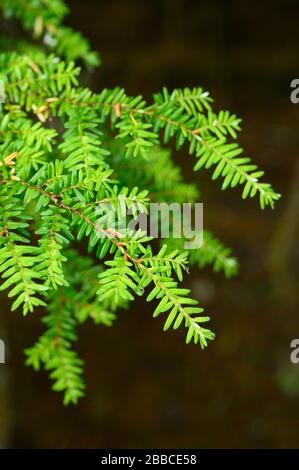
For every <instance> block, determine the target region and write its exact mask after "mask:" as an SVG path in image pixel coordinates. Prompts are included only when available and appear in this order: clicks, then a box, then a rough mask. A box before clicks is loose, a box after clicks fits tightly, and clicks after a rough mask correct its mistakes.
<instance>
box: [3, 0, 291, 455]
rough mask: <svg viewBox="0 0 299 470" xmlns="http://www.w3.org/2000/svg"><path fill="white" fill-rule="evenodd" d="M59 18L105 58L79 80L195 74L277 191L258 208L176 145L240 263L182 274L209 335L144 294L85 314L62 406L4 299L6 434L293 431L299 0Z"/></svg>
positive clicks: (158, 442)
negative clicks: (67, 402) (184, 325)
mask: <svg viewBox="0 0 299 470" xmlns="http://www.w3.org/2000/svg"><path fill="white" fill-rule="evenodd" d="M69 5H70V7H71V8H72V13H71V15H70V16H69V17H68V19H67V22H68V23H69V24H70V25H72V26H73V27H74V28H75V29H79V30H81V31H82V32H83V33H84V34H85V35H86V36H87V37H89V39H90V41H91V44H92V47H93V48H94V49H96V50H99V52H100V54H101V58H102V66H101V68H100V69H99V70H97V71H96V72H95V73H94V74H93V75H92V76H90V75H88V74H84V77H83V79H84V81H85V82H86V83H89V84H90V86H92V88H93V89H94V90H100V89H101V88H102V87H113V86H116V85H120V86H123V87H125V88H126V90H127V91H128V93H131V94H139V93H141V94H143V95H144V96H145V97H146V98H150V96H151V94H152V93H153V92H156V91H159V90H160V89H161V87H162V86H163V85H166V86H167V87H169V88H170V89H171V88H173V87H181V86H197V85H201V86H203V87H204V88H205V89H207V90H208V91H210V93H211V95H212V96H213V98H214V100H215V107H216V109H229V110H230V111H232V112H235V113H236V114H237V115H239V116H240V117H241V118H243V123H242V127H243V132H242V133H241V136H240V140H241V144H242V145H243V147H244V148H245V150H246V153H247V154H248V155H251V156H252V157H253V158H254V161H255V163H257V164H258V165H260V166H261V167H262V168H263V169H265V170H266V174H267V180H269V181H271V182H272V183H273V186H274V187H275V189H277V190H278V191H279V192H281V193H282V194H283V199H282V200H281V201H280V202H279V204H278V205H277V209H276V210H275V211H271V210H265V211H264V212H261V211H260V209H259V206H258V202H257V201H256V200H252V201H246V202H243V201H242V200H241V192H240V190H238V189H236V190H231V191H227V192H225V193H221V191H220V187H219V183H217V182H216V183H215V184H212V183H211V181H210V175H209V174H208V173H207V172H205V171H202V172H200V173H196V174H194V173H193V172H192V167H193V163H194V160H193V159H192V158H191V157H189V156H188V155H187V153H185V152H184V151H180V152H179V153H177V154H176V157H175V158H176V161H177V162H178V163H180V164H181V165H182V166H183V168H184V173H185V176H186V178H187V179H188V180H193V181H195V180H196V181H197V182H198V185H199V188H200V191H201V195H202V197H201V201H203V202H204V211H205V212H204V217H205V222H204V223H205V227H207V228H210V229H212V230H214V232H215V233H216V235H217V236H219V238H221V239H222V241H223V242H225V243H226V244H228V245H231V246H232V248H233V252H234V254H235V255H236V256H238V257H239V260H240V263H241V268H240V274H239V276H238V277H236V278H234V279H232V280H225V279H224V278H223V277H222V275H221V274H217V275H214V274H213V273H212V272H211V270H209V269H206V270H204V271H199V270H197V269H193V270H192V272H191V275H190V277H189V279H187V280H186V284H189V285H190V287H191V288H192V289H193V292H194V295H195V296H196V297H197V298H198V299H199V300H200V303H201V304H202V305H203V306H205V308H206V311H207V312H208V313H209V314H211V316H212V322H211V326H212V327H213V329H214V331H215V332H216V334H217V336H216V340H215V341H214V342H213V343H211V345H210V346H209V348H208V349H207V350H206V351H204V352H202V351H201V350H200V349H199V347H196V346H193V345H191V346H190V345H189V346H186V345H185V344H184V336H183V334H182V335H180V333H178V332H173V331H169V332H167V333H163V332H162V321H161V320H160V319H155V320H153V319H152V318H151V313H152V310H151V309H150V308H149V307H147V306H146V305H145V302H144V301H143V300H142V299H140V300H139V301H138V303H136V305H135V306H134V309H132V310H130V311H120V312H119V319H118V321H117V322H116V323H115V326H114V327H113V328H111V329H107V328H106V329H105V328H104V327H98V328H97V327H94V325H93V324H91V323H90V324H88V325H85V326H84V327H82V328H81V331H80V333H81V334H80V341H79V343H78V345H77V348H78V350H79V351H80V354H81V356H82V357H83V358H84V359H85V361H86V369H85V370H86V372H85V378H86V382H87V396H86V398H85V399H83V400H82V401H81V403H80V404H79V406H78V407H72V406H70V407H68V408H64V407H63V406H62V397H61V396H60V395H59V394H57V393H53V392H51V391H50V388H49V379H48V376H47V374H46V373H40V374H36V373H34V372H33V371H32V370H31V369H29V368H25V366H24V354H23V349H24V348H25V347H28V346H30V345H31V344H32V343H33V342H34V340H35V338H36V337H37V335H38V334H39V333H40V332H41V331H42V327H41V325H40V322H39V316H40V315H32V316H30V317H28V318H26V319H25V320H24V318H22V317H21V315H17V314H16V313H10V312H9V307H8V305H7V304H6V300H4V298H3V300H2V307H1V324H0V333H1V334H0V337H5V339H6V343H7V353H8V358H7V359H8V360H7V364H6V365H5V366H1V368H0V444H1V446H3V447H22V448H24V447H25V448H26V447H30V448H39V447H62V448H63V447H66V448H75V447H79V448H81V447H87V448H89V447H98V448H105V447H108V448H115V447H124V448H126V447H137V448H138V447H160V448H163V447H173V448H175V447H191V448H192V447H199V448H201V447H298V444H299V406H298V401H299V364H298V365H293V364H292V363H291V362H290V358H289V356H290V352H291V349H290V342H291V340H292V339H293V338H298V337H299V313H298V306H299V294H298V288H297V285H298V277H299V271H298V254H299V252H298V243H297V237H298V225H299V224H298V221H299V217H298V211H299V210H298V207H299V204H298V203H299V162H298V152H299V104H298V105H297V106H296V105H294V104H292V103H291V101H290V82H291V80H292V79H293V78H298V75H299V63H298V57H299V36H298V24H297V21H298V15H299V3H298V1H295V0H276V1H273V0H272V1H270V0H265V1H263V2H260V1H259V2H258V1H251V2H241V1H237V0H227V1H225V2H224V1H221V0H219V1H216V0H194V1H192V0H189V1H188V0H144V1H138V0H109V1H108V0H84V1H83V0H82V1H75V0H73V1H69Z"/></svg>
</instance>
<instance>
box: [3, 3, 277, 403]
mask: <svg viewBox="0 0 299 470" xmlns="http://www.w3.org/2000/svg"><path fill="white" fill-rule="evenodd" d="M0 7H1V10H2V14H3V17H4V19H5V21H6V22H7V23H9V22H10V21H17V22H19V23H20V24H21V26H22V28H23V31H24V37H25V38H26V39H24V37H22V38H21V39H19V38H17V39H14V38H11V37H9V31H7V36H6V37H5V38H2V40H1V47H2V53H1V54H0V80H2V82H3V84H4V90H5V95H4V100H3V104H2V105H0V147H1V152H0V181H1V186H0V198H1V199H0V200H1V204H0V273H1V277H2V284H1V287H0V289H1V290H2V291H3V290H5V291H6V292H7V295H8V297H10V298H12V299H13V300H12V307H11V309H12V310H16V309H22V310H23V314H24V315H27V314H31V312H33V310H34V309H35V307H39V308H44V307H45V309H46V310H47V313H46V315H45V316H44V317H43V320H42V321H43V324H44V326H45V332H44V334H43V335H42V336H41V337H40V338H39V339H38V341H37V343H36V344H35V345H34V346H33V347H31V348H28V349H27V350H26V355H27V362H26V363H27V364H28V365H31V366H33V367H34V369H36V370H38V369H40V368H41V367H42V366H43V367H44V368H45V369H46V370H49V371H50V377H51V379H53V381H54V385H53V389H54V390H56V391H62V392H64V403H65V404H68V403H77V401H78V399H79V398H80V397H82V396H83V395H84V387H85V386H84V381H83V379H82V371H83V362H82V360H81V359H79V358H78V356H77V353H76V352H75V350H74V348H73V343H74V342H75V341H76V339H77V332H76V330H77V327H78V326H79V325H80V324H81V323H83V322H85V321H87V320H88V319H91V320H93V321H94V322H95V324H97V325H104V326H111V325H112V324H113V322H114V320H115V318H116V311H117V310H118V309H119V308H127V307H128V306H129V304H130V302H132V301H134V299H135V298H136V297H139V296H142V295H145V297H146V300H147V301H148V302H153V304H154V309H153V316H154V317H157V316H159V315H161V317H163V318H164V330H167V329H169V328H170V327H172V328H174V329H177V328H179V327H185V330H186V342H187V343H189V342H191V341H193V342H194V343H195V344H197V343H198V344H199V345H200V347H201V348H202V349H203V348H205V347H206V346H207V343H208V341H210V340H212V339H213V338H214V333H212V331H210V330H209V329H207V328H205V327H204V326H203V325H202V324H203V323H205V322H207V321H208V320H209V317H207V316H204V315H203V309H202V308H201V307H199V306H198V302H197V301H196V300H193V299H192V298H191V297H190V291H189V289H185V288H182V287H180V286H179V285H180V284H179V283H180V282H181V281H182V280H183V274H184V273H188V271H189V265H190V264H191V265H192V264H197V265H198V266H199V267H200V268H203V267H204V266H206V265H212V267H213V269H214V271H216V272H218V271H223V272H224V274H225V275H226V276H227V277H229V276H232V275H234V274H236V272H237V269H238V263H237V260H236V259H235V258H234V257H232V256H231V250H230V249H228V248H226V247H225V246H224V245H223V244H222V243H221V242H220V241H219V240H217V239H216V238H215V237H214V235H213V234H212V233H211V232H209V231H205V232H204V238H203V240H204V242H203V246H202V247H201V248H198V249H197V250H189V251H188V250H187V251H186V250H185V249H184V248H183V246H184V240H182V239H169V240H163V243H162V244H161V246H160V248H158V249H154V247H155V244H152V243H151V240H152V239H151V237H150V236H147V235H146V234H145V233H143V232H142V231H141V230H139V231H137V232H135V233H133V232H131V231H129V230H122V227H121V224H120V221H119V227H118V226H116V227H111V226H110V225H109V217H107V216H106V215H105V211H101V210H98V209H99V207H100V208H101V207H105V205H106V204H110V205H111V206H112V207H116V206H117V204H119V201H122V207H121V213H120V214H119V217H120V219H121V216H122V213H125V212H126V209H131V211H132V213H133V216H134V211H135V212H136V211H137V210H138V211H140V212H143V213H146V212H147V210H148V206H149V203H150V202H151V201H166V202H173V201H177V202H192V203H194V202H196V201H197V200H198V197H199V196H198V190H197V188H196V186H195V185H194V184H189V183H186V182H184V181H183V177H182V174H181V171H180V168H179V167H177V166H176V165H175V164H174V162H173V160H172V158H171V153H170V151H169V150H168V149H167V148H165V145H166V144H168V143H169V142H170V141H171V140H174V141H175V143H176V147H177V149H179V148H181V147H182V146H185V147H186V148H187V149H188V152H189V154H190V155H191V156H192V158H193V159H194V162H195V166H194V170H195V171H198V170H200V169H202V168H206V169H212V170H213V173H212V176H211V177H212V179H213V180H216V179H219V180H221V182H222V183H221V187H222V189H227V188H229V187H231V188H234V187H235V186H238V185H239V186H242V197H243V198H244V199H245V198H248V197H254V196H258V198H259V201H260V206H261V208H262V209H263V208H264V207H266V206H270V207H274V204H275V202H276V201H277V200H278V199H279V194H277V193H276V192H275V191H274V189H273V188H272V186H271V185H270V184H268V183H265V182H264V181H263V180H262V177H263V172H262V171H260V170H259V169H258V168H257V166H256V165H255V164H253V163H252V162H251V159H250V158H249V157H246V156H245V157H244V156H243V155H242V149H241V148H240V146H239V144H238V143H237V141H236V139H237V135H238V132H239V131H240V119H238V118H237V117H236V116H235V115H234V114H230V113H229V112H228V111H220V112H215V111H213V109H212V99H211V98H210V96H209V94H208V93H207V92H205V91H204V90H202V89H201V88H185V89H183V90H173V91H172V92H169V91H168V90H167V89H166V88H164V89H163V90H162V92H161V93H157V94H155V95H154V96H153V99H152V101H151V102H150V103H147V102H146V101H145V100H144V99H143V97H142V96H137V97H135V96H134V97H130V96H128V95H127V94H126V92H125V90H124V89H122V88H119V87H116V88H112V89H104V90H102V91H100V92H99V93H94V92H92V91H91V90H89V89H88V88H84V87H82V86H80V80H79V75H80V67H79V66H78V65H77V64H78V63H79V64H80V63H81V66H83V67H84V66H88V67H93V66H96V65H97V64H98V62H99V61H98V57H97V54H95V53H94V52H91V51H90V49H89V45H88V42H87V41H86V39H84V38H83V37H82V36H81V35H80V34H79V33H77V32H74V31H72V30H71V29H70V28H67V27H65V26H64V25H63V24H62V20H63V18H64V16H65V15H66V13H67V11H68V9H67V7H66V5H65V4H64V2H63V0H0ZM83 239H84V240H85V243H86V245H87V247H88V248H87V251H88V253H90V254H92V256H86V255H84V256H83V255H81V254H80V253H79V252H78V244H77V242H80V241H81V240H83ZM76 244H77V248H76V249H75V248H74V247H75V246H76Z"/></svg>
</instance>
